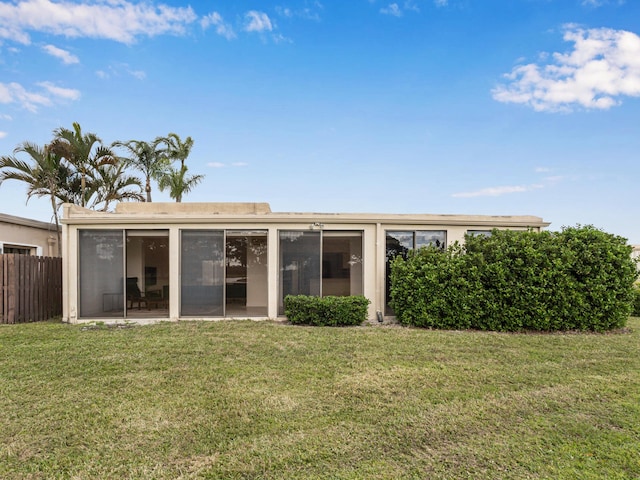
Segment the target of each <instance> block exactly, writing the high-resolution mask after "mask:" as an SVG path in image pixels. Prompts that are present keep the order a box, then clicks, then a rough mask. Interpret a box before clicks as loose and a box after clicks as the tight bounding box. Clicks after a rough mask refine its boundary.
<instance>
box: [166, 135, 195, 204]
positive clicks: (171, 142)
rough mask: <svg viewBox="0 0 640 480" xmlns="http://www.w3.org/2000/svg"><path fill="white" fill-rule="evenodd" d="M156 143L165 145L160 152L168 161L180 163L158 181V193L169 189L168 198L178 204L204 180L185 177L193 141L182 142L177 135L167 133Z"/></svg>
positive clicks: (188, 139)
mask: <svg viewBox="0 0 640 480" xmlns="http://www.w3.org/2000/svg"><path fill="white" fill-rule="evenodd" d="M156 142H158V143H164V144H165V146H166V147H165V148H164V149H162V150H161V152H162V154H163V155H164V156H165V157H166V158H167V160H168V161H170V162H174V161H176V160H177V161H179V162H180V168H171V169H170V170H169V171H168V172H167V173H166V174H165V175H164V176H162V177H161V178H160V179H159V181H158V187H159V188H160V191H164V190H165V189H169V196H170V197H171V198H173V199H175V201H176V202H178V203H179V202H181V201H182V196H183V195H186V194H187V193H189V192H190V191H191V190H192V189H193V187H195V186H196V185H197V184H199V183H200V182H201V181H202V179H203V178H204V175H187V166H186V165H185V161H186V160H187V157H188V156H189V154H190V153H191V149H192V148H193V139H192V138H191V137H187V138H186V139H185V141H184V142H183V141H182V139H181V138H180V136H179V135H178V134H176V133H169V135H167V136H166V137H158V138H156Z"/></svg>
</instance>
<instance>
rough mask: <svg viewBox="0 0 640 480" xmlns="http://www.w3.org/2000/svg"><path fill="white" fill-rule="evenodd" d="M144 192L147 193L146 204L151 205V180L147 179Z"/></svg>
mask: <svg viewBox="0 0 640 480" xmlns="http://www.w3.org/2000/svg"><path fill="white" fill-rule="evenodd" d="M144 190H145V192H147V202H149V203H151V179H150V178H149V177H147V185H146V186H145V187H144Z"/></svg>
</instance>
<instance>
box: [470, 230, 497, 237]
mask: <svg viewBox="0 0 640 480" xmlns="http://www.w3.org/2000/svg"><path fill="white" fill-rule="evenodd" d="M467 235H472V236H477V235H482V236H485V237H490V236H491V230H467Z"/></svg>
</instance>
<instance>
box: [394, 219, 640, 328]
mask: <svg viewBox="0 0 640 480" xmlns="http://www.w3.org/2000/svg"><path fill="white" fill-rule="evenodd" d="M630 253H631V247H629V246H628V245H627V244H626V240H625V239H624V238H622V237H618V236H615V235H612V234H608V233H605V232H602V231H600V230H598V229H596V228H594V227H592V226H585V227H580V226H578V227H571V228H564V229H563V230H562V231H561V232H559V233H554V232H541V233H537V232H530V231H528V232H522V231H508V230H494V231H493V232H492V235H491V236H488V237H485V236H475V237H474V236H468V237H467V238H466V243H465V245H464V247H463V246H460V245H457V244H456V245H453V246H451V247H449V248H448V249H447V250H445V251H442V250H440V249H436V248H424V249H421V250H419V251H417V252H415V253H414V254H413V255H410V256H409V258H407V259H406V260H405V259H403V258H401V257H398V258H396V259H395V260H394V262H393V265H392V273H391V296H392V307H393V309H394V310H395V313H396V317H397V318H398V320H399V321H400V322H401V323H402V324H404V325H414V326H421V327H430V328H448V329H467V328H475V329H481V330H498V331H521V330H542V331H553V330H593V331H605V330H611V329H614V328H619V327H622V326H624V325H625V324H626V320H627V318H628V316H629V314H630V313H631V310H632V302H633V298H634V290H633V283H634V281H635V280H636V278H637V275H638V274H637V271H636V267H635V263H634V261H633V260H632V259H631V257H630Z"/></svg>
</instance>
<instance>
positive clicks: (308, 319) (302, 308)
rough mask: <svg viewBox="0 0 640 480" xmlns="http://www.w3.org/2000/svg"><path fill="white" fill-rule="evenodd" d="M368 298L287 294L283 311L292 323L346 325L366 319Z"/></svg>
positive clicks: (359, 296)
mask: <svg viewBox="0 0 640 480" xmlns="http://www.w3.org/2000/svg"><path fill="white" fill-rule="evenodd" d="M369 303H370V302H369V300H368V299H367V298H365V297H364V296H362V295H352V296H348V297H334V296H327V297H312V296H308V295H287V296H286V297H285V299H284V313H285V315H286V316H287V319H288V320H289V321H290V322H291V323H293V324H294V325H315V326H334V327H339V326H348V325H360V324H361V323H362V322H364V321H365V320H366V319H367V311H368V306H369Z"/></svg>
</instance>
